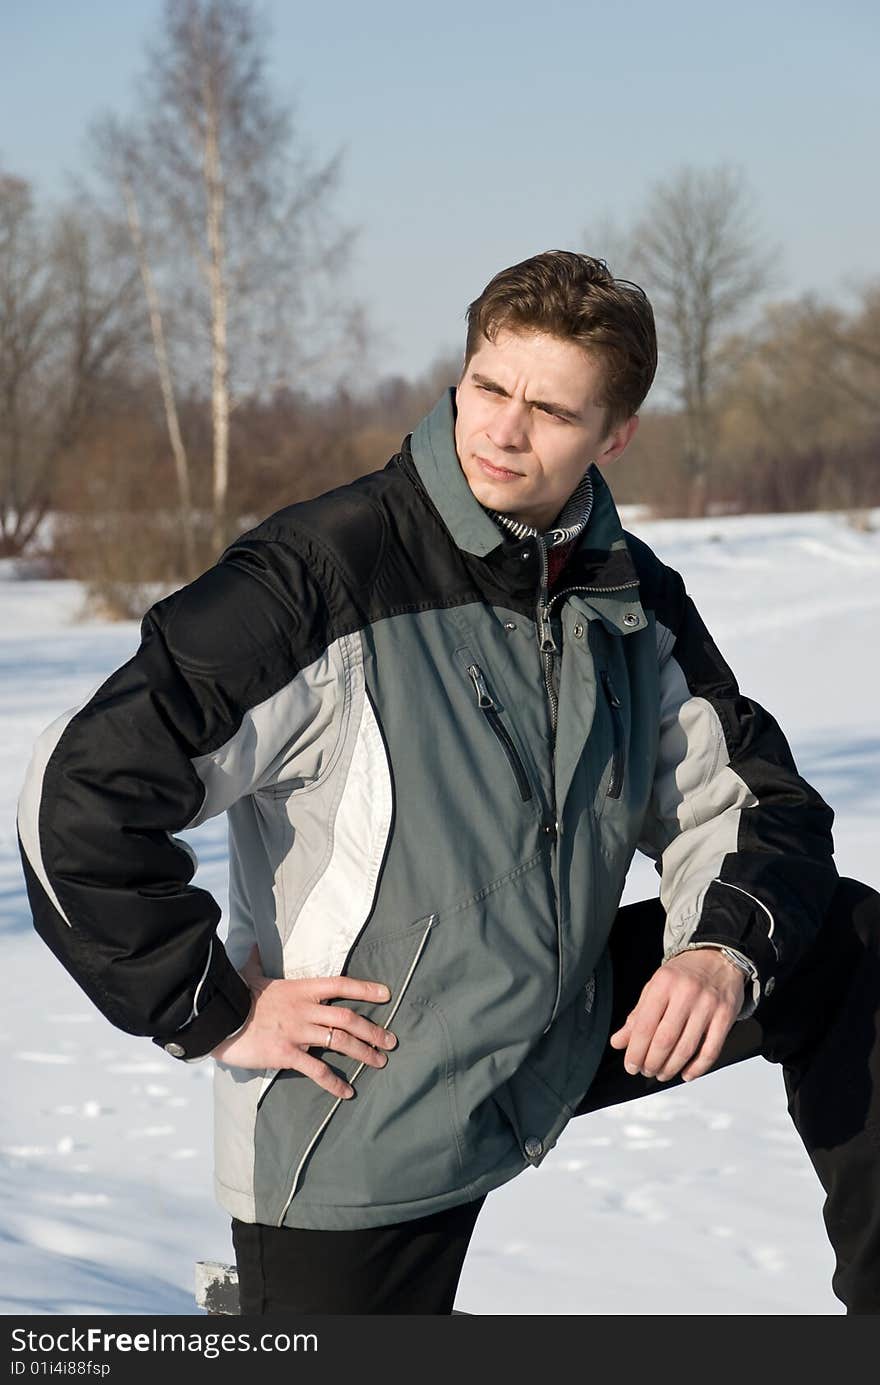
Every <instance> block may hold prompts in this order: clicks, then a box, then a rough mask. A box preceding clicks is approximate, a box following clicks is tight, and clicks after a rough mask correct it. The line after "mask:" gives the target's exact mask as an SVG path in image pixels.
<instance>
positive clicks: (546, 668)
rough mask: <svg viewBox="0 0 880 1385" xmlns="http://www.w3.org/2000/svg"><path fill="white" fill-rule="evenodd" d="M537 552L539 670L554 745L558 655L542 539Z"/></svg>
mask: <svg viewBox="0 0 880 1385" xmlns="http://www.w3.org/2000/svg"><path fill="white" fill-rule="evenodd" d="M538 552H539V553H540V555H541V590H540V592H539V593H538V610H537V616H538V649H539V650H540V652H541V670H542V672H543V674H544V688H545V690H546V693H547V703H548V706H549V709H550V730H551V732H552V734H553V743H554V745H555V743H556V724H557V722H558V720H559V696H558V694H557V691H556V686H555V682H554V678H553V656H554V655H555V654H558V652H559V651H558V649H557V647H556V641H555V640H554V638H553V626H552V624H551V621H550V607H551V606H552V604H553V603H552V601H549V600H548V590H547V575H548V572H549V564H548V560H547V545H546V544H545V543H544V541H543V539H541V538H539V539H538Z"/></svg>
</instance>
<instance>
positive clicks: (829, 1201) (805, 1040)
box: [232, 879, 880, 1314]
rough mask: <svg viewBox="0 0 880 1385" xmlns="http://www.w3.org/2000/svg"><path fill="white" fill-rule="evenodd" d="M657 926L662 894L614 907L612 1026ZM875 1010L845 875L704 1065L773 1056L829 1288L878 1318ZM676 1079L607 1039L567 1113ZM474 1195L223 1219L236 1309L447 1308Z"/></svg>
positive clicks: (879, 976) (628, 1000) (877, 997)
mask: <svg viewBox="0 0 880 1385" xmlns="http://www.w3.org/2000/svg"><path fill="white" fill-rule="evenodd" d="M663 925H664V914H663V909H662V907H661V905H660V902H659V900H646V901H644V902H642V903H639V904H631V905H627V906H625V907H624V908H622V909H621V910H619V912H618V914H617V918H616V919H615V921H614V927H613V929H612V932H611V941H610V945H611V953H612V960H613V968H614V999H613V1009H612V1020H611V1031H610V1032H611V1033H613V1032H614V1031H615V1030H616V1029H618V1028H619V1027H620V1026H621V1025H622V1024H623V1022H624V1020H625V1019H626V1016H627V1014H628V1013H629V1011H630V1010H631V1009H632V1008H633V1006H634V1005H635V1003H636V1001H637V999H638V997H639V994H640V992H641V990H642V987H643V986H644V985H645V983H646V982H647V981H648V980H649V978H650V977H651V976H652V975H653V973H654V971H655V970H656V969H657V967H658V966H659V965H660V962H661V959H662V954H663V947H662V944H663ZM878 1015H880V895H878V894H877V893H875V891H873V890H872V889H869V887H868V886H866V885H862V884H860V883H858V882H857V881H855V880H846V879H842V880H841V881H840V883H839V885H838V888H837V891H836V893H835V895H834V899H833V901H832V905H831V908H830V909H829V911H828V914H827V915H826V917H825V920H824V923H823V926H822V929H821V930H820V933H819V936H818V938H817V939H816V940H815V942H814V944H813V946H812V947H811V948H810V951H809V953H808V955H807V956H806V957H805V958H804V959H803V961H802V963H801V964H800V966H799V967H798V969H797V971H796V972H794V973H793V974H792V975H791V976H790V977H789V978H788V979H787V980H786V981H785V983H784V984H780V985H779V986H778V987H777V989H776V991H775V992H774V993H773V995H771V996H769V997H767V998H766V999H764V1000H762V1002H761V1004H760V1006H759V1008H758V1011H757V1013H756V1014H755V1015H754V1016H753V1017H752V1018H751V1019H748V1020H743V1021H741V1022H740V1023H737V1024H735V1025H734V1026H733V1027H732V1029H731V1031H730V1033H729V1034H728V1036H727V1039H726V1041H725V1044H724V1048H723V1049H722V1052H721V1055H720V1057H719V1059H718V1062H717V1063H716V1064H715V1067H714V1068H713V1071H717V1070H718V1069H719V1068H722V1067H727V1066H728V1065H729V1064H731V1063H738V1062H741V1061H742V1060H743V1059H745V1058H752V1057H755V1056H757V1055H758V1054H760V1055H761V1056H762V1057H764V1058H766V1059H768V1061H770V1062H771V1063H781V1064H782V1069H783V1076H784V1081H785V1090H786V1093H787V1095H788V1110H789V1113H790V1115H791V1118H792V1120H793V1121H794V1124H795V1126H796V1128H797V1131H798V1133H799V1135H800V1137H801V1139H802V1140H803V1143H804V1146H805V1148H806V1150H807V1153H808V1154H809V1156H810V1159H811V1161H812V1163H813V1167H814V1168H815V1170H816V1173H817V1174H818V1176H819V1179H820V1181H821V1183H822V1186H823V1188H824V1189H825V1193H826V1199H825V1204H824V1208H823V1216H824V1219H825V1226H826V1230H827V1232H828V1238H829V1240H830V1242H831V1245H832V1247H833V1249H834V1252H835V1255H836V1258H837V1265H836V1269H835V1272H834V1275H833V1278H832V1288H833V1290H834V1292H835V1294H836V1295H837V1297H838V1298H839V1299H840V1300H841V1302H842V1303H844V1304H845V1305H846V1308H847V1312H848V1313H851V1314H880V1037H878ZM697 1080H699V1079H697ZM680 1084H681V1078H680V1077H676V1078H673V1079H672V1080H671V1081H669V1082H658V1081H657V1080H656V1079H655V1078H647V1077H641V1076H640V1075H638V1074H636V1075H635V1076H631V1075H630V1074H629V1073H627V1072H626V1071H625V1070H624V1067H623V1052H622V1051H618V1050H617V1049H613V1048H611V1047H610V1046H609V1047H607V1048H606V1050H605V1054H604V1056H603V1059H602V1062H601V1064H600V1067H599V1070H598V1072H597V1074H596V1077H595V1079H594V1081H593V1083H592V1084H591V1086H590V1089H589V1091H588V1093H587V1095H586V1097H585V1098H584V1100H583V1102H582V1103H581V1105H580V1106H579V1107H578V1110H577V1112H576V1114H577V1115H585V1114H587V1113H588V1112H590V1111H597V1110H600V1109H601V1108H602V1107H605V1106H612V1105H614V1104H616V1103H617V1102H621V1101H630V1100H632V1099H633V1098H634V1097H641V1096H648V1095H650V1094H651V1093H652V1092H656V1091H668V1090H669V1088H670V1087H675V1086H678V1085H680ZM484 1201H485V1199H484V1198H479V1199H478V1200H477V1201H476V1202H469V1203H465V1204H463V1205H461V1206H459V1207H454V1208H452V1209H451V1210H450V1211H446V1212H438V1213H435V1214H434V1215H433V1216H429V1217H420V1218H418V1219H416V1220H414V1221H407V1222H401V1223H399V1224H398V1225H395V1226H384V1227H374V1228H369V1229H365V1230H358V1231H304V1230H299V1229H296V1228H286V1227H282V1228H277V1227H270V1226H262V1225H259V1224H256V1225H251V1224H249V1223H245V1222H239V1221H233V1223H232V1237H233V1243H234V1246H235V1254H236V1260H237V1262H238V1275H239V1287H240V1296H241V1311H242V1313H258V1314H265V1313H271V1312H285V1311H286V1312H290V1311H295V1312H299V1313H432V1314H446V1313H451V1311H452V1304H453V1301H454V1299H455V1291H456V1287H457V1285H458V1280H459V1276H460V1274H461V1269H462V1265H463V1264H464V1257H465V1254H466V1252H467V1247H468V1243H469V1241H470V1238H471V1234H472V1232H473V1229H474V1226H475V1224H476V1220H477V1216H478V1214H479V1211H480V1208H481V1207H482V1205H483V1202H484Z"/></svg>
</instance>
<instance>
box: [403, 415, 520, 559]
mask: <svg viewBox="0 0 880 1385" xmlns="http://www.w3.org/2000/svg"><path fill="white" fill-rule="evenodd" d="M454 399H455V391H454V389H448V390H446V392H445V393H444V394H443V395H441V397H440V399H439V401H438V402H437V403H436V404H435V405H434V408H433V409H432V410H431V412H430V413H429V414H427V415H426V417H425V418H423V419H422V421H421V423H420V424H419V425H418V427H417V428H416V430H415V432H414V433H413V435H412V439H411V442H410V447H411V450H412V458H413V461H414V462H415V465H416V470H417V471H418V473H419V477H420V479H421V482H422V485H423V486H424V488H425V490H426V491H427V492H428V495H429V496H430V497H431V501H432V503H433V505H434V508H435V509H436V510H437V512H438V513H439V515H440V518H441V519H442V520H443V523H444V524H445V525H446V528H447V529H448V530H449V532H450V534H451V535H452V537H453V539H454V540H455V543H456V546H457V547H458V548H462V549H464V551H465V553H473V554H474V555H475V556H476V557H477V558H485V557H486V556H487V554H489V553H491V552H492V551H493V549H496V548H498V547H499V545H500V544H502V543H504V542H505V536H504V535H503V534H502V533H501V530H500V529H499V527H498V525H497V524H496V523H495V521H494V519H492V518H491V517H490V516H489V515H487V513H486V511H485V510H484V509H483V507H482V505H481V504H480V503H479V501H478V500H477V498H476V496H475V495H474V493H473V491H472V490H471V488H470V486H469V485H468V483H467V477H466V476H465V474H464V472H463V471H462V469H461V465H460V463H459V460H458V453H457V452H456V450H455V406H454Z"/></svg>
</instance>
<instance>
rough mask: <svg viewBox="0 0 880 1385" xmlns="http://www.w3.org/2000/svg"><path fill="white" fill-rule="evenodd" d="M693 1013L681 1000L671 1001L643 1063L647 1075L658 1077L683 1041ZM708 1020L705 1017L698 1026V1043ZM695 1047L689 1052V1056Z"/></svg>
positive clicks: (643, 1070) (642, 1066)
mask: <svg viewBox="0 0 880 1385" xmlns="http://www.w3.org/2000/svg"><path fill="white" fill-rule="evenodd" d="M692 1018H693V1016H692V1015H689V1012H688V1009H687V1008H686V1007H685V1006H684V1005H683V1004H682V1003H681V1002H680V1001H679V1002H677V1003H676V1002H671V1003H670V1004H669V1005H668V1006H667V1007H666V1010H665V1012H664V1015H663V1018H662V1020H661V1021H660V1023H659V1024H658V1025H657V1028H656V1029H655V1030H654V1033H653V1035H652V1038H651V1042H650V1044H649V1045H648V1051H647V1052H646V1054H645V1057H644V1059H643V1061H642V1064H641V1071H642V1072H643V1073H644V1075H645V1077H656V1075H657V1073H658V1072H659V1071H660V1070H661V1068H663V1067H664V1066H665V1064H666V1062H667V1060H668V1058H669V1055H670V1054H671V1053H672V1051H673V1049H675V1048H676V1047H677V1046H678V1044H679V1043H680V1042H681V1041H682V1038H683V1035H684V1032H685V1030H686V1029H687V1027H688V1025H689V1023H690V1022H691V1019H692ZM706 1023H707V1021H706V1020H705V1019H704V1020H703V1022H702V1024H700V1026H699V1028H698V1033H697V1035H696V1038H695V1039H694V1044H696V1043H697V1042H698V1041H699V1039H700V1038H701V1037H702V1034H703V1031H704V1030H705V1027H706ZM692 1052H693V1049H691V1050H690V1052H689V1053H688V1055H687V1056H688V1057H690V1054H691V1053H692Z"/></svg>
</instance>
